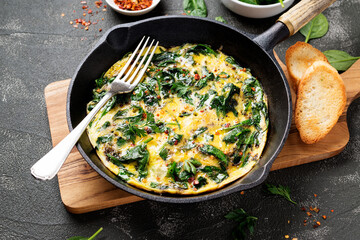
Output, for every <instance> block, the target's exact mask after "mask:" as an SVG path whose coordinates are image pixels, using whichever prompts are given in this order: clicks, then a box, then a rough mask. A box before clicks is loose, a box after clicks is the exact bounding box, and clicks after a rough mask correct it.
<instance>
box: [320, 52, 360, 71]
mask: <svg viewBox="0 0 360 240" xmlns="http://www.w3.org/2000/svg"><path fill="white" fill-rule="evenodd" d="M324 54H325V56H326V58H327V59H328V61H329V63H330V64H331V66H333V67H334V68H335V69H336V70H338V71H346V70H348V69H349V68H350V67H351V65H353V64H354V63H355V62H356V61H357V60H359V59H360V57H353V56H351V55H350V54H348V53H347V52H344V51H340V50H327V51H325V52H324Z"/></svg>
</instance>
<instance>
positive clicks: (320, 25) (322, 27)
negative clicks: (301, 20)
mask: <svg viewBox="0 0 360 240" xmlns="http://www.w3.org/2000/svg"><path fill="white" fill-rule="evenodd" d="M328 29H329V23H328V20H327V19H326V17H325V16H324V14H322V13H320V14H319V15H317V16H316V17H314V18H313V19H312V20H311V21H310V22H309V23H308V24H306V25H305V26H304V27H303V28H301V29H300V33H301V34H302V35H304V36H305V42H306V43H307V42H308V41H309V40H310V39H313V38H320V37H322V36H324V35H325V34H326V33H327V31H328Z"/></svg>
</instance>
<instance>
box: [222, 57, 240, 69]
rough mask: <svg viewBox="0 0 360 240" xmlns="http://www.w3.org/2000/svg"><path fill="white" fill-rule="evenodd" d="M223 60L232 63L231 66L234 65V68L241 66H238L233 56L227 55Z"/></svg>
mask: <svg viewBox="0 0 360 240" xmlns="http://www.w3.org/2000/svg"><path fill="white" fill-rule="evenodd" d="M225 61H226V62H227V63H230V64H231V65H233V66H234V67H236V68H242V67H241V66H240V64H239V63H238V62H237V61H236V60H235V59H234V58H233V57H227V58H226V59H225Z"/></svg>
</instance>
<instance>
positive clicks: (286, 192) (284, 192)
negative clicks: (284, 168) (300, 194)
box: [265, 184, 297, 204]
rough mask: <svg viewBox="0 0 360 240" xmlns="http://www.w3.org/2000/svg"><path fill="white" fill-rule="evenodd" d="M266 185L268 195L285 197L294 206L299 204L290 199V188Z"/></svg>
mask: <svg viewBox="0 0 360 240" xmlns="http://www.w3.org/2000/svg"><path fill="white" fill-rule="evenodd" d="M265 185H266V191H267V192H268V193H270V194H273V195H280V196H283V197H284V198H285V199H286V200H288V201H290V202H292V203H294V204H297V203H296V202H294V201H293V200H292V199H291V198H290V188H289V187H285V186H282V185H279V186H275V185H272V184H265Z"/></svg>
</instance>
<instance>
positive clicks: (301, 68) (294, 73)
mask: <svg viewBox="0 0 360 240" xmlns="http://www.w3.org/2000/svg"><path fill="white" fill-rule="evenodd" d="M315 61H324V62H328V60H327V58H326V57H325V55H324V54H323V53H322V52H321V51H320V50H318V49H316V48H314V47H312V46H311V45H310V44H308V43H304V42H297V43H295V44H294V45H293V46H291V47H289V49H288V50H287V51H286V55H285V62H286V66H287V69H288V71H289V75H290V78H291V79H290V81H292V84H291V85H292V86H293V87H294V88H295V89H294V90H295V92H296V91H297V90H298V86H299V83H300V81H301V79H302V77H303V75H304V74H305V72H306V70H307V69H308V68H309V67H310V66H311V65H312V64H313V63H314V62H315Z"/></svg>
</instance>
